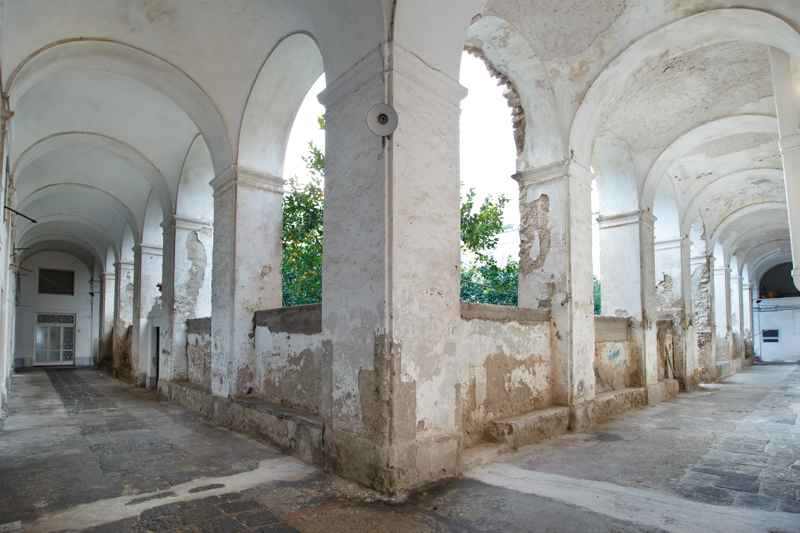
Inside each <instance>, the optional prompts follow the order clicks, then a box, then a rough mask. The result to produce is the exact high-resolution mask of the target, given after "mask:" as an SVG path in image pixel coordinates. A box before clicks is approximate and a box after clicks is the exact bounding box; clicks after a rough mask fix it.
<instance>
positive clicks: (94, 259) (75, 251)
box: [20, 237, 105, 272]
mask: <svg viewBox="0 0 800 533" xmlns="http://www.w3.org/2000/svg"><path fill="white" fill-rule="evenodd" d="M26 248H27V250H25V251H24V252H23V253H22V255H21V256H20V260H21V261H22V262H23V263H24V262H25V261H27V260H28V259H29V258H30V257H31V256H33V255H35V254H37V253H41V252H63V253H66V254H70V255H72V256H74V257H76V258H77V259H79V260H80V261H81V262H82V263H83V264H84V265H86V268H87V269H88V270H89V272H93V271H94V270H95V264H99V265H103V264H104V263H105V261H103V259H102V255H101V253H100V250H98V249H97V247H96V246H92V245H91V244H90V243H86V242H84V241H79V240H77V239H74V238H71V237H67V238H63V239H62V238H59V239H48V238H47V237H40V238H35V239H33V240H31V241H29V242H28V243H27V245H26Z"/></svg>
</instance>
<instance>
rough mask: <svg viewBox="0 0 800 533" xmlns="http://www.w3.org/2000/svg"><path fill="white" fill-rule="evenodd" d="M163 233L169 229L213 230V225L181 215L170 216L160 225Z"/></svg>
mask: <svg viewBox="0 0 800 533" xmlns="http://www.w3.org/2000/svg"><path fill="white" fill-rule="evenodd" d="M161 227H162V228H164V231H169V230H171V229H185V230H189V231H200V230H204V229H214V224H213V223H212V222H209V221H207V220H200V219H199V218H192V217H187V216H183V215H170V216H168V217H167V218H165V219H164V221H163V222H162V223H161Z"/></svg>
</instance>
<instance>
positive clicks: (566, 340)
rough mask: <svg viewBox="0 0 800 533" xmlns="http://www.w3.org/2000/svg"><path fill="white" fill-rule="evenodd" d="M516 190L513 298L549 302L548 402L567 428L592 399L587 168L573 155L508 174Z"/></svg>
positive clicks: (524, 303)
mask: <svg viewBox="0 0 800 533" xmlns="http://www.w3.org/2000/svg"><path fill="white" fill-rule="evenodd" d="M514 177H515V179H516V180H517V181H518V182H519V190H520V201H519V204H520V217H521V227H520V265H519V306H520V307H524V308H533V309H549V310H550V320H551V333H550V339H551V346H552V350H553V352H552V358H553V359H552V361H553V403H554V404H557V405H568V406H569V407H570V427H571V429H572V430H573V431H577V430H580V429H582V428H585V427H588V426H589V425H590V424H591V417H592V404H593V402H594V396H595V388H594V344H595V337H594V303H593V283H592V207H591V187H592V179H593V177H594V176H593V175H592V173H591V172H590V171H588V170H587V169H585V168H583V167H581V166H580V165H578V164H577V163H575V162H574V161H570V160H567V161H558V162H556V163H552V164H550V165H547V166H544V167H539V168H535V169H532V170H528V171H525V172H521V173H518V174H516V175H515V176H514Z"/></svg>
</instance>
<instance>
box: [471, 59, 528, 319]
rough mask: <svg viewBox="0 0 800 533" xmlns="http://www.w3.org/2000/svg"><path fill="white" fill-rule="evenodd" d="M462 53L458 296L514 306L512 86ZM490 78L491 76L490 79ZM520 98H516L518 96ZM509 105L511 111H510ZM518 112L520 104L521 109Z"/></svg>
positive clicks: (515, 209)
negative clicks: (459, 276) (463, 92)
mask: <svg viewBox="0 0 800 533" xmlns="http://www.w3.org/2000/svg"><path fill="white" fill-rule="evenodd" d="M473 54H475V55H472V54H471V53H469V52H464V54H463V56H462V59H461V75H460V83H461V84H462V85H463V86H465V87H466V88H467V89H468V91H469V94H468V96H467V97H466V98H465V99H464V100H463V101H462V103H461V127H460V139H459V141H460V150H461V153H460V168H461V251H462V254H461V300H462V301H467V302H479V303H488V304H499V305H512V306H516V305H517V277H518V272H519V222H520V216H519V203H518V201H517V198H518V196H519V193H518V186H517V183H516V182H515V181H514V180H513V179H511V176H512V175H513V174H514V173H515V172H516V156H517V147H516V144H515V137H514V129H513V124H514V121H517V122H518V121H519V120H524V117H522V116H521V115H520V114H519V112H517V113H516V114H512V113H514V112H515V109H516V108H515V107H514V106H513V103H514V101H515V97H514V96H513V95H514V90H513V86H512V85H511V83H510V82H509V81H508V79H507V78H506V77H505V76H503V75H502V74H501V73H499V72H498V71H497V70H495V69H494V68H493V67H491V65H489V64H487V63H485V59H482V58H480V57H477V56H479V55H480V52H476V51H473ZM493 76H494V77H493ZM516 100H518V98H516ZM510 107H511V109H509V108H510ZM520 110H521V108H520Z"/></svg>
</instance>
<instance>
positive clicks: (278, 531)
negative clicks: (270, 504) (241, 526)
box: [252, 522, 298, 533]
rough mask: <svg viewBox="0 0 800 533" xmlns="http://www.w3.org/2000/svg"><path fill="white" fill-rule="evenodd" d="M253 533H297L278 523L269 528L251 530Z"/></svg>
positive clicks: (288, 526) (295, 530)
mask: <svg viewBox="0 0 800 533" xmlns="http://www.w3.org/2000/svg"><path fill="white" fill-rule="evenodd" d="M252 531H253V533H297V531H298V530H297V529H295V528H293V527H292V526H290V525H288V524H284V523H283V522H279V523H277V524H272V525H270V526H263V527H259V528H256V529H253V530H252Z"/></svg>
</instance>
